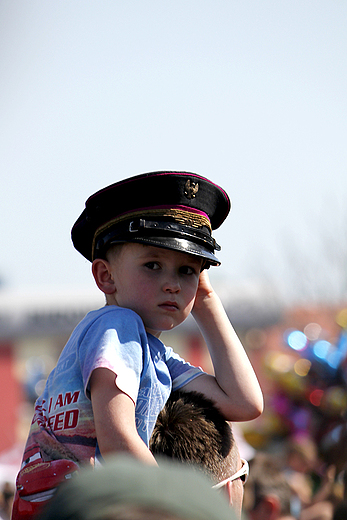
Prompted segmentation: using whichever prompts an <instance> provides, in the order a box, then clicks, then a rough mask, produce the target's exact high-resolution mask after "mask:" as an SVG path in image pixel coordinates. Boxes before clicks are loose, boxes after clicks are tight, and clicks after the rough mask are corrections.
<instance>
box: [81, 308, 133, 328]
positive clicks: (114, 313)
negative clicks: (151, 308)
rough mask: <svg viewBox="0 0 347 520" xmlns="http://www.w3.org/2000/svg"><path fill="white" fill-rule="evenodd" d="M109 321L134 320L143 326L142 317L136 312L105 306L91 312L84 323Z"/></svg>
mask: <svg viewBox="0 0 347 520" xmlns="http://www.w3.org/2000/svg"><path fill="white" fill-rule="evenodd" d="M109 320H110V321H114V320H116V321H119V320H132V321H137V322H138V323H141V324H142V325H143V322H142V320H141V318H140V316H139V315H138V314H137V313H136V312H135V311H133V310H131V309H127V308H125V307H118V306H117V305H105V306H104V307H101V308H100V309H96V310H93V311H90V312H88V314H87V315H86V316H85V318H84V319H83V320H82V321H85V322H89V323H93V322H95V321H109Z"/></svg>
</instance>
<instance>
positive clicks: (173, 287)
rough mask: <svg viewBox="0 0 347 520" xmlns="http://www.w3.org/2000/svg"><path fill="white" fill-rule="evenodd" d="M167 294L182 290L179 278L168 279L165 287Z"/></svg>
mask: <svg viewBox="0 0 347 520" xmlns="http://www.w3.org/2000/svg"><path fill="white" fill-rule="evenodd" d="M163 289H164V291H165V292H178V291H179V290H180V289H181V286H180V283H179V280H178V277H177V276H171V277H170V278H168V279H167V280H166V281H165V283H164V287H163Z"/></svg>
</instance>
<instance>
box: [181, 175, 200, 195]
mask: <svg viewBox="0 0 347 520" xmlns="http://www.w3.org/2000/svg"><path fill="white" fill-rule="evenodd" d="M184 188H185V191H184V194H185V196H186V197H187V199H194V198H195V196H196V194H197V192H198V189H199V183H198V182H190V179H188V180H187V182H186V185H185V187H184Z"/></svg>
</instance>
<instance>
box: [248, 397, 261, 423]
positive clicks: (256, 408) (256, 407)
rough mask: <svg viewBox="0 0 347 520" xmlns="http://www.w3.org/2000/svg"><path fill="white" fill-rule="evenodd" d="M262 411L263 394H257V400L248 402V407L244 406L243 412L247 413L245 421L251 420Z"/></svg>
mask: <svg viewBox="0 0 347 520" xmlns="http://www.w3.org/2000/svg"><path fill="white" fill-rule="evenodd" d="M263 411H264V399H263V396H262V395H261V396H259V398H258V400H257V401H255V402H254V403H252V404H250V405H249V407H248V408H245V412H246V413H248V414H249V417H248V419H245V420H246V421H251V420H253V419H256V418H257V417H259V416H260V415H261V414H262V413H263Z"/></svg>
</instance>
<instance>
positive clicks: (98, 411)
mask: <svg viewBox="0 0 347 520" xmlns="http://www.w3.org/2000/svg"><path fill="white" fill-rule="evenodd" d="M90 392H91V401H92V407H93V414H94V422H95V431H96V437H97V440H98V445H99V449H100V453H101V455H102V456H103V457H104V456H105V455H107V454H112V453H113V454H114V453H119V452H127V453H129V454H131V455H132V456H134V457H136V458H137V459H139V460H141V461H142V462H145V463H147V464H156V462H155V459H154V457H153V455H152V454H151V452H150V451H149V449H148V448H147V446H146V445H145V443H144V442H143V441H142V439H141V437H140V436H139V435H138V433H137V430H136V425H135V404H134V402H133V400H132V399H131V398H130V397H129V396H128V395H127V394H125V393H124V392H122V391H121V390H119V389H118V387H117V386H116V384H115V374H114V373H113V372H112V371H111V370H108V369H107V368H97V369H96V370H94V371H93V373H92V375H91V378H90Z"/></svg>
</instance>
